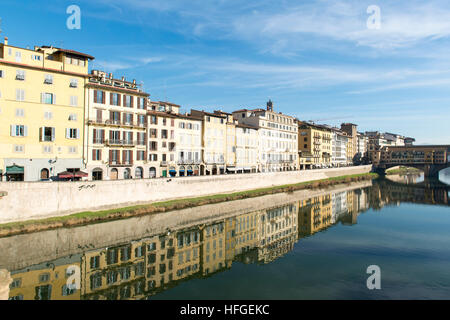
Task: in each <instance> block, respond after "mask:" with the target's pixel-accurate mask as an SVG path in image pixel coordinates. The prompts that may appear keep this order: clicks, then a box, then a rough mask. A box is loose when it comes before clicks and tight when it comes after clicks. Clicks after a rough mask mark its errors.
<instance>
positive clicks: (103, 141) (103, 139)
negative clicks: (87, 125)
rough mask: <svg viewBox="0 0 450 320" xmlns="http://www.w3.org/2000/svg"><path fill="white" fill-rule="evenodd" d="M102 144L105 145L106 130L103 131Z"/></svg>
mask: <svg viewBox="0 0 450 320" xmlns="http://www.w3.org/2000/svg"><path fill="white" fill-rule="evenodd" d="M101 132H102V143H105V129H102V131H101Z"/></svg>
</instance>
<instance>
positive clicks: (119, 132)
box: [83, 70, 149, 180]
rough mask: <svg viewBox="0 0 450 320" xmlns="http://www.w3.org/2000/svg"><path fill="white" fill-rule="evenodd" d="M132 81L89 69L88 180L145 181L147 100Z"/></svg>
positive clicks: (87, 116) (85, 133) (84, 158)
mask: <svg viewBox="0 0 450 320" xmlns="http://www.w3.org/2000/svg"><path fill="white" fill-rule="evenodd" d="M148 96H149V95H148V94H147V93H145V92H142V90H140V89H139V88H138V86H137V85H136V80H133V81H132V82H129V81H126V80H125V77H122V79H120V80H119V79H114V78H113V75H112V73H110V74H106V73H105V72H103V71H98V70H92V73H91V74H90V75H89V77H88V81H87V83H86V129H85V132H84V151H85V152H84V156H83V160H84V162H85V163H86V167H87V171H88V174H89V179H93V180H103V179H105V180H117V179H131V178H135V179H141V178H147V177H148V175H149V173H148V168H147V166H146V164H147V160H146V159H147V148H146V144H147V143H146V142H147V140H146V134H147V97H148Z"/></svg>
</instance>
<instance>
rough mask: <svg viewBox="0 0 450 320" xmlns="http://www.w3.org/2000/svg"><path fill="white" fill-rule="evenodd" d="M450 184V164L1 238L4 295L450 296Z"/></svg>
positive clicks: (1, 292)
mask: <svg viewBox="0 0 450 320" xmlns="http://www.w3.org/2000/svg"><path fill="white" fill-rule="evenodd" d="M449 185H450V170H447V171H443V172H441V175H440V181H437V180H436V181H429V180H427V179H424V178H423V176H408V177H404V176H403V177H401V176H392V177H388V178H386V179H380V180H377V181H374V182H373V183H366V185H365V186H364V187H361V184H359V185H358V184H355V185H348V186H345V188H344V187H340V188H339V187H336V188H334V189H333V191H324V192H321V193H319V194H316V195H315V196H314V197H312V198H305V197H304V196H303V197H302V196H300V193H299V196H298V199H296V196H297V194H293V195H290V196H289V197H290V198H289V199H290V200H289V201H288V202H286V203H281V204H280V203H277V204H274V205H270V204H269V205H267V206H266V207H265V208H260V207H258V206H257V205H256V201H258V200H256V199H255V200H253V199H247V200H245V201H247V202H248V201H255V206H254V208H255V209H254V210H245V211H242V212H237V213H234V214H230V213H229V212H227V213H226V214H225V211H224V213H223V215H221V212H220V211H219V212H215V213H214V215H211V217H208V216H204V217H200V216H197V215H196V216H194V215H192V218H191V219H189V218H187V219H186V218H183V219H180V220H182V221H179V222H177V223H173V224H172V225H170V226H169V225H168V223H166V222H164V223H163V222H160V223H161V224H163V225H164V226H166V225H167V227H166V228H162V229H161V228H160V229H157V228H154V229H152V226H151V224H152V223H153V222H148V224H149V226H148V228H147V229H145V228H144V229H142V228H143V227H145V226H143V225H142V224H146V223H145V222H143V221H147V220H136V219H128V220H121V221H114V222H106V223H103V224H97V225H96V226H83V227H77V228H72V229H61V230H53V231H46V232H44V233H42V232H41V233H36V234H30V235H21V236H13V237H8V238H3V239H0V269H1V270H0V299H1V298H4V299H11V300H19V299H26V300H28V299H449V298H450V207H449V204H450V191H449V190H450V186H449ZM273 197H274V198H273V199H278V198H275V197H277V196H273ZM278 197H281V195H280V196H278ZM270 199H272V198H270ZM280 199H281V198H280ZM293 199H294V200H295V201H293ZM271 201H272V200H271ZM258 203H259V204H261V202H258ZM274 203H275V202H274ZM230 206H232V204H230ZM251 207H252V206H251V205H250V208H251ZM211 208H212V209H211V210H212V211H213V208H216V207H213V206H211ZM221 208H224V207H223V206H222V207H221ZM193 210H195V209H193ZM221 210H224V209H221ZM193 212H194V211H193ZM165 214H168V213H165ZM174 214H176V212H175V213H174ZM180 217H181V213H180ZM183 217H184V216H183ZM137 221H139V223H138V222H137ZM148 221H155V222H154V223H155V224H156V223H157V222H156V220H148ZM118 228H119V229H118ZM141 229H142V230H144V231H142V232H141V231H139V230H141ZM105 230H106V231H105ZM108 230H111V231H110V232H108ZM112 230H123V231H121V232H119V233H118V234H113V232H112ZM157 230H159V231H157ZM125 233H126V234H127V235H128V236H125ZM130 234H131V238H130V236H129V235H130ZM134 234H135V235H136V236H135V237H133V235H134ZM90 237H92V239H85V238H90ZM95 239H97V240H95ZM106 243H108V245H106ZM50 257H51V258H50ZM369 266H376V267H377V268H378V271H379V272H377V273H376V274H375V275H372V272H370V273H368V267H369ZM375 276H376V281H375V282H373V281H370V283H376V284H377V285H379V289H377V288H375V289H372V290H370V289H369V288H368V284H367V282H368V278H369V277H375ZM371 279H373V278H371ZM2 295H3V297H2Z"/></svg>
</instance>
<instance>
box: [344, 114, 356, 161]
mask: <svg viewBox="0 0 450 320" xmlns="http://www.w3.org/2000/svg"><path fill="white" fill-rule="evenodd" d="M357 127H358V126H357V125H356V124H354V123H343V124H341V130H342V131H344V132H345V133H347V136H348V143H347V164H348V165H352V164H353V159H354V158H355V156H356V154H357V153H358V130H357Z"/></svg>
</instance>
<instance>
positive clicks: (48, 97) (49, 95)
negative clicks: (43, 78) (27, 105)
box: [41, 93, 55, 104]
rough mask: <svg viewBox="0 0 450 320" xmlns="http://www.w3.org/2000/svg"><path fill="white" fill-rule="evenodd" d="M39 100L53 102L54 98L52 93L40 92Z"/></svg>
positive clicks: (47, 102) (46, 102)
mask: <svg viewBox="0 0 450 320" xmlns="http://www.w3.org/2000/svg"><path fill="white" fill-rule="evenodd" d="M41 102H42V103H45V104H54V103H55V98H54V94H53V93H42V94H41Z"/></svg>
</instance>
